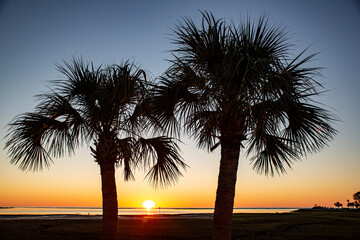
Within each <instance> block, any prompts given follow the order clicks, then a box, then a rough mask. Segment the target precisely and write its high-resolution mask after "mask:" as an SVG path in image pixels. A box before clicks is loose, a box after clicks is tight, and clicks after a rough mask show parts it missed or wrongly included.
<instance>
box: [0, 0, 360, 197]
mask: <svg viewBox="0 0 360 240" xmlns="http://www.w3.org/2000/svg"><path fill="white" fill-rule="evenodd" d="M199 10H207V11H212V12H213V13H214V15H215V17H217V18H225V19H227V20H229V21H234V22H235V23H238V22H239V21H240V20H241V19H244V18H245V17H246V16H247V15H250V16H251V17H253V18H257V17H258V16H260V15H261V14H264V13H265V14H267V15H268V16H269V19H270V22H271V23H275V24H281V25H283V26H284V27H285V28H286V29H287V31H288V32H289V36H290V37H291V40H290V41H291V42H292V43H295V46H294V47H293V48H294V53H296V52H299V51H301V50H303V49H304V48H306V47H309V46H310V48H309V50H308V53H309V54H310V53H314V52H319V55H318V56H317V57H316V61H314V62H313V64H314V66H321V67H324V70H323V71H322V73H323V75H324V78H320V79H318V80H319V81H320V82H321V83H324V86H325V88H326V89H327V90H330V91H329V92H326V93H325V94H324V95H323V96H321V98H320V99H319V100H320V101H321V102H322V103H324V104H325V105H327V106H329V108H332V109H333V112H334V113H335V114H337V115H338V116H339V117H340V118H341V119H342V121H341V122H339V123H337V124H336V125H335V127H336V128H337V129H338V130H339V134H338V136H337V137H336V139H335V140H334V141H333V142H332V143H331V144H330V147H329V148H326V149H324V150H323V151H322V152H321V153H319V154H316V156H315V155H314V156H311V157H308V160H306V161H304V162H302V163H296V164H295V165H294V171H291V172H289V175H291V174H293V173H295V172H296V171H297V168H298V169H299V168H300V170H298V172H299V173H298V174H296V176H298V178H299V179H301V176H303V177H305V176H308V174H309V175H311V174H314V176H313V177H314V179H316V177H315V175H316V172H319V171H325V173H326V174H325V175H324V176H326V178H327V180H328V182H331V181H333V179H334V178H335V180H334V181H340V179H341V181H343V182H342V184H344V185H349V183H351V184H350V186H351V188H350V187H348V188H349V189H346V191H347V192H349V193H346V194H348V195H349V196H347V197H348V198H349V197H350V195H352V194H353V193H355V192H356V191H359V190H360V189H359V188H360V186H359V184H358V179H357V183H356V184H355V183H353V181H354V179H355V173H353V172H354V170H356V171H357V172H359V170H360V163H359V162H360V157H359V156H360V126H359V123H360V110H359V109H360V107H359V104H360V94H359V93H358V91H359V89H360V79H359V74H358V72H357V70H358V69H359V66H360V64H359V63H360V60H359V57H358V56H359V54H360V44H359V39H360V28H359V24H360V3H359V2H358V1H349V0H344V1H308V0H304V1H285V0H282V1H280V0H278V1H256V0H255V1H246V0H242V1H235V0H233V1H230V0H224V1H205V0H192V1H187V0H186V1H68V0H63V1H38V0H34V1H18V0H13V1H6V0H5V1H0V33H1V34H0V35H1V36H0V113H1V114H0V138H1V139H2V140H1V142H0V144H1V145H0V175H1V172H6V171H8V169H14V168H16V167H13V166H11V165H10V163H9V159H7V157H6V151H4V150H2V148H3V147H4V143H5V140H4V139H3V138H4V136H5V134H6V129H7V128H6V124H7V123H9V122H10V121H11V119H12V118H13V117H15V116H16V115H17V114H20V113H23V112H28V111H32V110H33V107H34V106H35V105H36V102H35V101H34V98H33V96H34V95H36V94H39V93H41V92H42V91H47V87H46V85H48V82H47V81H49V80H53V79H58V78H61V77H62V76H61V75H60V74H59V73H58V72H57V71H56V68H55V65H54V63H61V62H62V59H64V60H69V59H70V58H71V57H72V56H82V57H83V58H85V59H87V60H92V61H94V62H95V63H96V64H113V63H119V62H121V61H122V60H126V59H131V60H133V61H134V62H135V63H137V64H139V65H141V67H143V68H144V69H146V70H148V71H149V72H151V74H152V76H153V77H157V76H159V75H161V74H162V72H163V71H164V70H166V68H167V67H168V66H169V64H168V62H167V61H166V59H169V58H171V56H170V54H169V52H168V51H169V50H171V49H173V48H174V47H175V46H173V45H172V44H171V40H170V38H171V36H170V35H169V34H171V28H172V27H174V24H175V23H176V22H177V21H178V20H181V17H186V16H189V17H191V18H192V19H193V20H194V21H195V22H199V20H200V13H199ZM194 145H195V144H194V142H193V141H191V140H186V141H185V145H183V146H182V149H183V151H184V156H185V158H188V159H185V160H186V161H187V163H188V164H189V165H190V167H192V168H191V169H189V170H188V171H189V172H191V171H193V172H195V173H188V174H190V175H191V174H193V175H191V176H190V175H189V176H187V175H185V177H188V178H189V179H192V176H196V174H197V173H198V172H197V171H199V172H201V171H202V167H203V165H204V164H203V162H201V161H200V160H197V159H192V157H191V156H194V155H196V156H198V155H199V156H202V157H199V158H204V159H206V158H211V159H214V162H211V163H210V164H209V165H210V167H213V169H216V168H217V165H216V164H217V160H218V155H217V153H215V154H210V155H208V154H207V153H206V152H204V151H200V150H196V148H195V147H194ZM85 151H86V150H85ZM195 151H196V154H195V153H194V152H195ZM199 151H200V152H199ZM312 158H314V159H320V160H318V161H316V160H312ZM243 162H244V163H243V164H242V165H241V167H242V166H245V167H243V169H242V170H239V174H243V175H245V176H246V177H248V179H252V178H258V176H256V177H255V175H256V173H254V172H252V170H251V167H249V166H248V165H249V164H248V162H247V161H243ZM206 164H208V163H206ZM302 164H303V165H302ZM328 164H329V167H328ZM308 166H309V167H311V168H314V169H315V170H314V169H312V170H308V169H306V167H308ZM210 167H209V168H210ZM64 168H66V165H65V167H64ZM302 168H304V169H302ZM326 169H332V170H326ZM316 170H317V171H316ZM337 170H338V171H340V172H338V173H339V174H338V176H334V173H336V172H337ZM9 171H13V170H9ZM52 171H61V170H59V169H57V168H56V167H55V169H54V170H52ZM326 171H328V172H326ZM209 172H214V173H215V175H216V174H217V172H216V170H209ZM12 174H14V175H11V176H12V177H14V178H16V177H19V176H23V175H22V174H23V173H21V172H18V171H14V172H13V173H12ZM16 174H19V176H17V175H16ZM26 176H28V175H26ZM215 177H216V176H215ZM284 178H285V180H284V181H286V176H285V177H283V178H282V179H284ZM337 178H338V179H337ZM344 178H348V179H349V180H344ZM240 179H241V180H242V178H240ZM260 179H261V180H259V181H266V180H267V178H266V177H261V178H260ZM2 180H3V179H1V178H0V185H1V184H2V182H1V181H2ZM139 180H141V179H139ZM243 180H244V181H247V180H246V179H245V177H244V179H243ZM271 181H276V180H270V182H271ZM282 181H283V180H282ZM294 181H295V180H294ZM185 182H186V180H185ZM300 183H301V180H298V182H296V183H294V184H295V185H296V184H300ZM179 184H180V187H182V185H181V184H182V183H181V182H180V183H179ZM267 184H268V183H267ZM274 184H275V183H274ZM324 184H326V181H325V180H324ZM260 185H261V183H260ZM239 187H240V188H241V185H240V186H239ZM270 187H271V186H270ZM259 189H260V190H261V188H259ZM185 190H186V188H185ZM185 190H184V191H185ZM0 191H1V188H0ZM237 191H239V192H241V191H243V190H242V189H239V190H237ZM244 191H245V190H244ZM352 191H353V192H352ZM340 193H341V194H344V195H345V190H344V192H342V191H341V192H340ZM340 193H339V194H340ZM0 195H1V194H0ZM319 198H320V197H319ZM344 198H346V196H344ZM340 200H341V199H340ZM274 201H275V200H274ZM331 201H332V200H331ZM334 201H335V200H334ZM0 204H1V202H0Z"/></svg>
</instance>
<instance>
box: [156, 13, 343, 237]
mask: <svg viewBox="0 0 360 240" xmlns="http://www.w3.org/2000/svg"><path fill="white" fill-rule="evenodd" d="M172 40H173V43H174V44H176V45H177V48H176V49H175V50H173V56H174V59H173V60H171V66H170V67H169V68H168V70H167V71H166V72H165V73H164V75H163V76H162V77H161V81H160V85H159V86H158V87H156V88H155V90H154V91H155V93H154V99H153V106H154V109H155V111H156V112H157V118H158V121H159V122H160V123H161V124H162V126H164V127H166V128H168V130H169V131H170V132H175V133H178V131H179V126H183V127H184V129H185V132H187V133H188V134H190V135H191V136H192V137H194V138H195V139H196V140H197V143H198V146H199V147H201V148H206V149H208V150H209V151H213V150H214V149H215V148H217V147H218V146H221V159H220V171H219V176H218V188H217V192H216V201H215V212H214V220H213V239H230V238H231V224H232V211H233V205H234V196H235V183H236V175H237V168H238V162H239V153H240V150H242V149H245V150H246V153H247V154H248V155H249V154H253V157H252V158H251V162H252V164H253V168H254V169H255V170H256V171H257V172H259V173H265V174H270V175H274V173H279V174H280V173H284V172H286V167H290V166H291V164H292V163H293V161H294V160H299V159H300V158H301V157H302V156H304V155H305V154H306V153H307V152H310V153H312V152H316V151H318V150H320V149H321V148H322V147H323V146H325V145H326V144H327V142H328V141H330V140H331V139H332V138H333V136H334V135H335V134H336V131H335V130H334V129H333V128H332V127H331V125H330V124H331V122H333V121H334V120H336V118H335V116H333V115H331V114H330V113H329V112H328V111H327V110H325V109H323V108H321V107H320V106H319V105H318V104H316V103H315V102H314V101H312V97H315V96H317V95H318V94H319V92H318V88H319V87H321V85H320V84H319V83H318V82H317V81H315V80H314V77H316V76H318V75H319V74H320V73H319V70H320V69H319V68H313V67H305V65H306V64H308V62H309V61H310V60H311V59H312V58H313V56H314V55H310V56H307V57H303V55H304V52H302V53H301V54H300V55H298V56H296V57H295V58H291V57H290V54H289V53H288V52H289V46H290V44H289V43H288V40H287V37H286V33H285V32H284V30H283V29H282V28H281V27H277V26H273V25H269V23H268V21H267V19H266V18H265V17H261V18H260V19H259V21H258V22H257V23H252V22H251V21H250V20H247V21H246V22H244V23H241V24H240V25H239V26H235V25H234V24H230V23H228V22H226V21H225V20H223V19H219V20H216V19H215V18H214V16H213V15H212V14H211V13H208V12H203V13H202V23H201V25H200V26H199V27H198V26H196V24H195V23H194V22H193V21H192V20H191V19H190V18H184V19H183V22H178V24H177V25H176V26H175V27H174V28H173V39H172Z"/></svg>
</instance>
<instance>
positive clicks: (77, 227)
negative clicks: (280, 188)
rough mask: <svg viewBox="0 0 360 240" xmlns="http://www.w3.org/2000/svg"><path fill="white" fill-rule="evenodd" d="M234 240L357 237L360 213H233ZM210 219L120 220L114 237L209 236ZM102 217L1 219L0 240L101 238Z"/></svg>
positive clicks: (359, 229) (199, 237) (187, 237)
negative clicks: (80, 218) (116, 235)
mask: <svg viewBox="0 0 360 240" xmlns="http://www.w3.org/2000/svg"><path fill="white" fill-rule="evenodd" d="M233 219H234V221H233V239H263V240H265V239H275V240H282V239H295V240H296V239H306V240H309V239H317V240H319V239H359V236H360V227H359V226H360V212H331V213H326V212H305V213H282V214H234V218H233ZM211 225H212V220H211V219H192V218H183V219H181V218H153V217H152V218H147V217H144V218H132V217H129V218H128V219H126V220H120V221H119V225H118V239H175V240H176V239H178V240H180V239H201V240H205V239H211ZM100 233H101V221H100V220H84V219H83V220H76V219H65V220H0V239H2V240H20V239H30V240H31V239H36V240H45V239H46V240H60V239H61V240H63V239H75V240H85V239H87V240H92V239H94V240H95V239H100Z"/></svg>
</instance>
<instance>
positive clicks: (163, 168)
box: [137, 137, 187, 187]
mask: <svg viewBox="0 0 360 240" xmlns="http://www.w3.org/2000/svg"><path fill="white" fill-rule="evenodd" d="M137 152H138V154H139V156H138V157H139V159H142V160H143V161H144V168H145V169H149V171H148V173H147V174H146V178H147V179H148V181H149V183H151V184H152V185H153V186H154V187H166V186H167V185H172V184H175V183H176V182H177V181H178V179H179V176H182V174H181V171H180V169H181V168H182V169H185V168H186V167H187V165H186V164H185V163H184V162H183V161H182V159H181V156H180V155H179V147H178V145H177V144H176V143H175V142H174V141H173V139H172V138H168V137H156V138H150V139H145V138H140V139H139V141H138V147H137Z"/></svg>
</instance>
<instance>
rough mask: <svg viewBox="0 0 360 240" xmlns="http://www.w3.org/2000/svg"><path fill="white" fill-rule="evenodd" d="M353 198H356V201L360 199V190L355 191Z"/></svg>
mask: <svg viewBox="0 0 360 240" xmlns="http://www.w3.org/2000/svg"><path fill="white" fill-rule="evenodd" d="M353 199H354V200H355V201H360V192H357V193H354V195H353Z"/></svg>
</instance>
